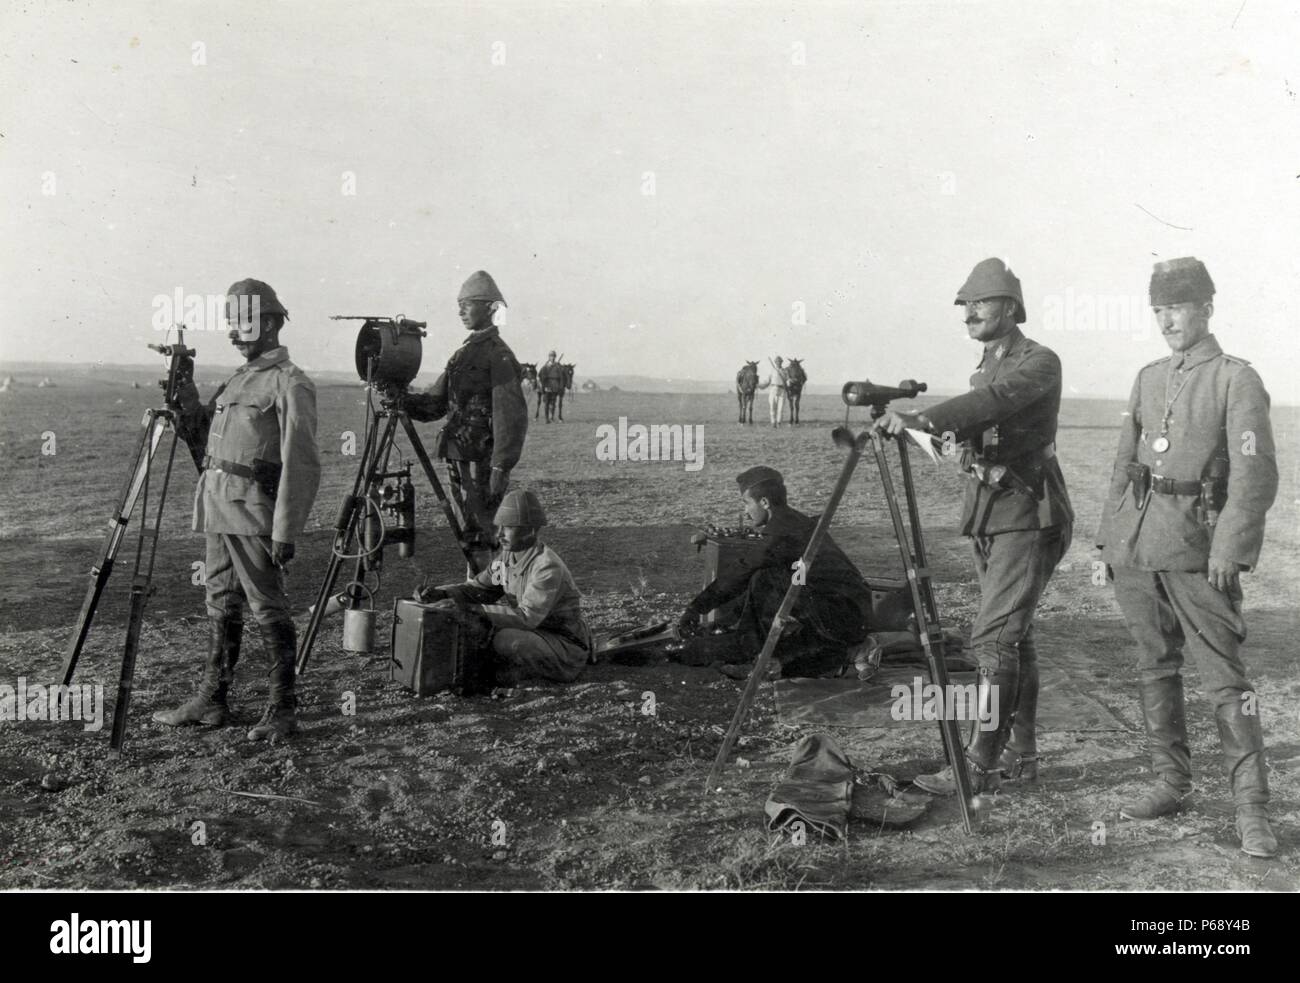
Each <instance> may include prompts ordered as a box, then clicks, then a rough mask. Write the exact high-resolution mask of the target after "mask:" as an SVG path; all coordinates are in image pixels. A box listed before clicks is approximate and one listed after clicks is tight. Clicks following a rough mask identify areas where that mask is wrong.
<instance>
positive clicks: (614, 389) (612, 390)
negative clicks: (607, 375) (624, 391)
mask: <svg viewBox="0 0 1300 983" xmlns="http://www.w3.org/2000/svg"><path fill="white" fill-rule="evenodd" d="M609 391H610V392H612V393H616V392H620V391H621V390H620V389H619V388H618V386H610V387H609Z"/></svg>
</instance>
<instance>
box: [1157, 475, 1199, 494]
mask: <svg viewBox="0 0 1300 983" xmlns="http://www.w3.org/2000/svg"><path fill="white" fill-rule="evenodd" d="M1151 490H1152V491H1153V492H1155V493H1156V494H1157V495H1199V494H1200V493H1201V483H1200V482H1199V481H1175V480H1174V479H1173V478H1162V477H1161V476H1160V475H1158V474H1153V475H1152V476H1151Z"/></svg>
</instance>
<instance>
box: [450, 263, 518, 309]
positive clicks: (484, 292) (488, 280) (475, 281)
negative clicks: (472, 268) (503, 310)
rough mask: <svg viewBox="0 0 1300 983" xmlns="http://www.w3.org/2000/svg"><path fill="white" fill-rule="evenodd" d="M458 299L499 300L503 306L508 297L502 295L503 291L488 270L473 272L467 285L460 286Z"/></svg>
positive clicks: (466, 282)
mask: <svg viewBox="0 0 1300 983" xmlns="http://www.w3.org/2000/svg"><path fill="white" fill-rule="evenodd" d="M456 300H458V301H461V300H487V301H499V302H500V303H501V304H502V305H503V306H504V305H505V302H506V299H505V298H504V297H502V296H501V291H500V290H498V289H497V284H496V281H495V280H493V279H492V276H491V274H489V273H488V272H487V271H486V270H479V271H478V272H476V273H471V274H470V277H469V279H468V280H466V281H465V285H464V286H462V287H461V288H460V295H459V296H458V297H457V298H456Z"/></svg>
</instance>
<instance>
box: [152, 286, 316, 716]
mask: <svg viewBox="0 0 1300 983" xmlns="http://www.w3.org/2000/svg"><path fill="white" fill-rule="evenodd" d="M257 291H261V294H260V297H261V301H262V311H263V312H264V313H285V312H284V309H283V307H281V306H280V305H279V301H278V300H277V299H276V297H275V294H274V292H273V291H272V290H271V289H270V287H267V286H266V285H265V284H262V283H260V282H259V281H241V283H238V284H235V285H234V286H232V287H231V289H230V296H231V297H237V296H247V295H248V294H249V293H250V292H252V293H256V292H257ZM191 398H192V399H193V403H192V404H191V405H190V406H189V407H188V408H184V409H183V410H182V420H181V423H180V429H181V430H182V432H183V435H184V436H185V437H186V438H187V440H191V441H200V442H203V444H204V453H203V455H202V458H201V460H202V467H203V470H202V471H201V472H200V474H199V479H198V484H197V486H196V487H195V490H194V516H193V528H194V531H196V532H201V533H203V534H204V536H205V537H206V547H207V559H206V563H205V586H206V602H207V610H208V616H209V618H210V619H211V624H212V639H211V648H210V651H209V658H208V664H207V674H206V675H205V679H204V683H203V686H202V687H201V690H200V693H199V695H198V696H197V697H196V698H195V700H194V701H192V703H193V706H192V707H191V709H192V710H194V711H195V712H192V713H186V712H184V711H185V707H182V708H181V710H179V711H173V712H167V713H161V714H156V715H155V719H157V720H159V721H160V722H163V723H168V724H171V725H176V724H179V723H199V722H202V723H219V722H224V720H225V716H226V696H227V691H228V688H229V686H230V683H231V681H232V679H233V674H234V668H235V664H236V662H237V661H238V658H239V651H240V640H241V636H242V632H243V610H244V604H245V602H247V604H248V607H249V609H250V610H251V613H252V615H253V620H254V621H255V622H256V623H257V625H258V627H259V629H260V630H261V634H262V639H263V643H264V646H265V648H266V649H267V651H268V655H269V661H270V703H271V706H272V708H274V709H276V710H278V711H281V712H282V713H287V714H288V715H289V716H292V711H293V709H294V707H295V698H294V692H293V689H294V656H295V651H296V647H297V645H296V635H295V632H294V625H293V620H292V618H291V614H290V608H289V599H288V596H287V595H286V593H285V582H284V572H283V570H282V569H281V568H280V567H278V566H277V565H276V563H275V562H274V560H273V550H274V544H276V543H281V544H289V545H291V544H293V543H295V541H296V540H297V539H298V537H299V535H300V534H301V533H302V530H303V527H304V525H305V524H306V522H307V517H308V515H309V514H310V512H311V507H312V503H313V502H314V500H315V497H316V491H317V488H318V487H319V485H320V457H319V454H318V451H317V448H316V387H315V385H314V384H313V383H312V381H311V379H309V378H308V377H307V375H306V373H304V372H303V371H302V369H300V368H298V367H297V366H296V365H294V364H293V363H292V362H291V361H289V351H288V349H287V348H285V347H284V346H278V347H274V348H271V349H269V350H267V351H265V352H263V353H262V354H260V355H258V356H257V357H256V358H254V359H252V360H251V361H249V362H247V363H245V364H244V365H242V366H240V367H239V368H238V369H236V370H235V374H234V375H233V376H231V378H230V379H229V380H228V381H227V382H226V383H225V384H224V385H222V386H221V388H220V389H218V390H217V392H216V394H215V395H214V396H213V398H212V400H211V401H210V402H209V403H208V404H207V405H206V406H201V405H198V403H197V396H196V395H195V396H193V397H191ZM205 432H206V439H204V436H203V435H204V433H205ZM196 446H197V445H196ZM186 706H189V705H188V704H187V705H186ZM199 711H202V712H199ZM294 726H296V724H295V725H294ZM250 736H251V735H250Z"/></svg>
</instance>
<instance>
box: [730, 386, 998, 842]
mask: <svg viewBox="0 0 1300 983" xmlns="http://www.w3.org/2000/svg"><path fill="white" fill-rule="evenodd" d="M925 391H926V385H925V383H923V382H917V381H915V380H914V379H904V380H903V381H902V382H900V383H899V384H898V386H896V387H894V386H877V385H876V384H875V383H872V382H869V381H866V380H863V381H861V382H846V383H845V384H844V388H843V389H842V390H841V397H842V398H843V400H844V404H845V409H844V424H843V425H842V426H839V427H836V428H835V429H834V430H833V431H831V440H832V441H834V443H835V446H836V447H842V448H844V449H845V450H847V451H848V452H849V453H848V457H847V458H846V459H845V461H844V466H843V468H842V469H841V471H840V476H839V479H838V480H837V481H836V482H835V488H834V490H833V491H832V492H831V499H830V503H829V504H828V505H827V507H826V510H825V511H824V512H822V514H821V517H820V518H819V519H818V520H817V525H816V527H815V528H814V529H813V533H812V537H811V538H810V539H809V540H808V545H807V547H806V548H805V549H804V553H803V559H802V560H801V561H800V562H801V564H802V567H803V569H804V570H805V571H807V570H810V569H811V568H812V565H813V563H814V562H816V559H817V551H818V549H820V547H821V544H822V541H823V540H824V539H825V538H826V533H827V530H828V529H829V527H830V524H831V519H832V518H834V515H835V511H836V509H838V508H839V504H840V499H841V498H842V497H843V496H844V490H845V489H846V488H847V487H848V484H849V479H850V478H852V477H853V472H854V470H855V469H856V468H857V466H858V462H859V461H860V460H861V458H862V454H863V452H864V451H865V450H866V447H867V445H868V444H870V445H871V448H872V450H873V451H874V453H875V458H876V467H877V469H878V470H879V472H880V482H881V485H882V487H883V489H884V493H885V501H886V503H887V504H888V506H889V515H890V518H891V519H892V520H893V524H894V538H895V540H896V541H897V543H898V553H899V556H900V557H901V558H902V561H903V569H904V571H905V572H906V574H907V584H908V588H909V590H910V593H911V599H912V610H913V612H914V613H915V615H916V624H917V626H918V628H919V630H920V633H921V647H922V648H923V649H924V650H925V659H926V663H927V664H928V665H929V669H930V681H931V682H932V683H934V684H935V685H936V686H938V687H939V692H940V693H944V694H946V693H949V692H951V690H950V689H949V688H948V667H947V664H946V663H945V662H944V638H943V626H942V625H941V624H940V621H939V608H938V605H937V604H936V602H935V599H934V589H933V586H932V585H931V582H930V568H929V564H928V563H927V561H926V555H925V540H924V537H923V536H922V534H921V515H920V511H919V509H918V508H917V504H916V488H915V485H914V484H913V481H912V465H911V461H910V460H909V459H908V455H907V442H906V440H896V441H895V442H894V443H895V445H896V446H897V447H898V463H899V468H900V470H901V472H902V476H903V491H904V494H905V496H906V499H907V516H908V525H910V527H911V528H910V535H909V530H908V527H907V526H905V525H904V523H903V515H902V512H901V510H900V509H899V507H898V496H897V494H896V493H895V491H894V479H893V476H892V474H891V472H890V468H889V457H888V455H887V454H886V453H885V439H886V435H885V434H883V433H881V431H879V430H876V429H874V428H868V429H866V430H863V431H861V432H859V433H857V434H856V435H855V434H854V433H853V431H852V430H851V429H850V427H849V422H850V421H849V411H850V409H851V408H852V407H854V406H867V407H870V413H871V419H872V421H875V420H876V419H877V418H879V417H880V416H883V415H884V412H885V408H886V407H887V406H888V405H889V403H890V402H891V401H893V400H895V399H913V398H915V397H916V396H917V395H918V394H919V393H923V392H925ZM804 580H806V577H804V578H799V579H798V580H795V579H794V578H792V579H791V584H790V586H789V588H787V590H786V592H785V598H784V599H783V600H782V601H781V607H780V608H779V609H778V611H777V613H776V616H775V617H774V618H773V619H772V624H771V627H770V628H769V629H768V633H767V639H766V641H765V642H764V643H763V649H762V651H761V652H759V654H758V659H757V660H756V661H755V663H754V669H753V671H752V672H751V673H750V675H749V680H748V681H747V682H746V684H745V689H744V691H743V692H742V693H741V696H740V704H739V705H738V706H737V707H736V712H735V714H734V715H733V716H732V718H731V724H730V726H729V727H728V728H727V732H726V734H725V735H724V736H723V739H722V747H721V748H719V749H718V756H717V757H716V758H715V759H714V762H713V767H712V768H711V769H710V770H709V777H708V779H707V782H706V784H705V791H706V792H711V791H713V790H715V789H716V788H717V787H718V780H719V779H720V778H721V776H722V769H723V767H724V766H725V765H726V763H727V758H728V756H729V755H730V754H731V750H732V748H733V746H734V745H735V741H736V737H737V735H738V734H739V732H740V727H741V725H742V724H743V723H744V721H745V717H746V715H747V714H748V713H749V709H750V707H751V706H752V705H753V703H754V697H755V696H756V695H757V693H758V686H759V683H760V682H762V680H763V679H764V678H765V677H766V674H767V666H768V662H769V661H770V660H771V658H772V653H773V652H774V651H775V649H776V644H777V641H778V640H779V639H780V638H781V633H782V630H783V629H784V627H785V625H786V623H787V621H788V620H789V619H790V615H791V611H792V610H793V609H794V605H795V602H796V601H797V600H798V598H799V592H800V591H801V590H802V586H801V582H802V581H804ZM948 709H949V708H946V707H941V708H940V713H939V733H940V737H941V739H942V741H943V751H944V756H945V757H946V758H947V759H948V764H949V765H951V766H952V774H953V780H954V782H955V784H956V786H957V801H958V804H959V805H960V807H961V819H962V826H963V828H964V829H965V830H966V832H967V833H971V832H973V825H972V808H973V803H972V801H971V799H972V794H971V781H970V772H969V770H968V769H967V767H966V754H965V750H964V749H963V747H962V744H961V739H960V734H959V733H958V729H957V721H956V720H955V719H953V714H951V713H949V712H946V711H947V710H948Z"/></svg>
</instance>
